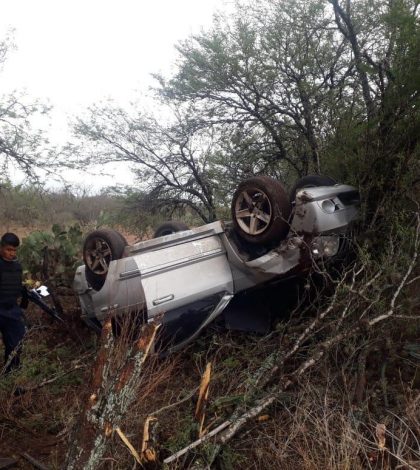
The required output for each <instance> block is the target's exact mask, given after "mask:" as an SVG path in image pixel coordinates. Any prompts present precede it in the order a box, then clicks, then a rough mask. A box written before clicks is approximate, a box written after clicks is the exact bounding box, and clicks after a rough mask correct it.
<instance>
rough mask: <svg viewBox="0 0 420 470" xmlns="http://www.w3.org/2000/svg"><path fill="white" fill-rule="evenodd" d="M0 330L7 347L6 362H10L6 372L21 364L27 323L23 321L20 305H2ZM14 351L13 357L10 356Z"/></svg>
mask: <svg viewBox="0 0 420 470" xmlns="http://www.w3.org/2000/svg"><path fill="white" fill-rule="evenodd" d="M0 332H1V335H2V337H3V343H4V349H5V354H4V357H5V363H6V364H8V365H7V367H6V370H5V372H6V373H8V372H10V371H11V370H12V369H16V368H17V367H18V366H19V364H20V358H19V356H20V351H21V346H22V340H23V337H24V336H25V324H24V322H23V314H22V310H21V309H20V308H19V307H18V306H15V307H12V308H8V309H5V308H1V307H0ZM12 353H13V357H12V358H10V361H9V356H10V355H11V354H12Z"/></svg>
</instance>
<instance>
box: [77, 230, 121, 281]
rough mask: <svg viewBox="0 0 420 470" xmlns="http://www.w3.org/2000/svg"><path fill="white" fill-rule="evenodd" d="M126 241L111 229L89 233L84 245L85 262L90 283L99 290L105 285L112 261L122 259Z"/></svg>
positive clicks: (87, 278)
mask: <svg viewBox="0 0 420 470" xmlns="http://www.w3.org/2000/svg"><path fill="white" fill-rule="evenodd" d="M126 246H127V241H126V239H125V238H124V237H123V236H122V235H121V234H120V233H119V232H117V231H115V230H111V229H101V230H94V231H93V232H91V233H89V235H88V236H87V237H86V239H85V242H84V244H83V261H84V262H85V275H86V280H87V281H88V283H89V284H90V285H91V286H92V287H93V288H94V289H95V290H99V289H101V288H102V286H103V285H104V283H105V279H106V276H107V274H108V268H109V264H110V263H111V261H112V260H115V259H120V258H121V257H122V255H123V252H124V248H125V247H126Z"/></svg>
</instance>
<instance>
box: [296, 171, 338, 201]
mask: <svg viewBox="0 0 420 470" xmlns="http://www.w3.org/2000/svg"><path fill="white" fill-rule="evenodd" d="M335 184H337V181H335V180H334V179H333V178H330V177H329V176H322V175H307V176H304V177H303V178H301V179H300V180H298V181H297V182H296V183H295V185H294V186H293V188H292V189H291V191H290V201H291V202H294V200H295V198H296V193H297V192H298V191H299V190H300V189H303V188H316V187H317V186H334V185H335Z"/></svg>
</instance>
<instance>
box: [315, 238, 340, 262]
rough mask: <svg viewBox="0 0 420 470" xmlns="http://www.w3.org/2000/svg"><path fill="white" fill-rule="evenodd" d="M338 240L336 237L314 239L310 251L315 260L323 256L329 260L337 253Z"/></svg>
mask: <svg viewBox="0 0 420 470" xmlns="http://www.w3.org/2000/svg"><path fill="white" fill-rule="evenodd" d="M339 245H340V239H339V237H338V236H337V235H333V236H319V237H315V238H314V239H313V241H312V244H311V251H312V254H313V256H314V257H315V258H321V257H323V256H325V257H326V258H329V257H331V256H334V255H336V254H337V252H338V248H339Z"/></svg>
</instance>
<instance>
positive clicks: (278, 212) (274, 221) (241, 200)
mask: <svg viewBox="0 0 420 470" xmlns="http://www.w3.org/2000/svg"><path fill="white" fill-rule="evenodd" d="M290 211H291V206H290V202H289V198H288V196H287V193H286V191H285V189H284V187H283V185H282V184H281V183H280V182H279V181H277V180H275V179H273V178H270V177H268V176H255V177H254V178H249V179H247V180H245V181H243V182H242V183H240V184H239V186H238V189H237V190H236V191H235V194H234V195H233V199H232V207H231V213H232V221H233V226H234V228H235V230H236V232H237V234H238V235H239V236H240V237H241V238H243V239H244V240H246V241H247V242H249V243H254V244H257V243H261V244H266V243H272V242H277V241H279V240H281V239H282V238H284V237H285V236H286V235H287V233H288V232H289V223H288V218H289V215H290Z"/></svg>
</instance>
